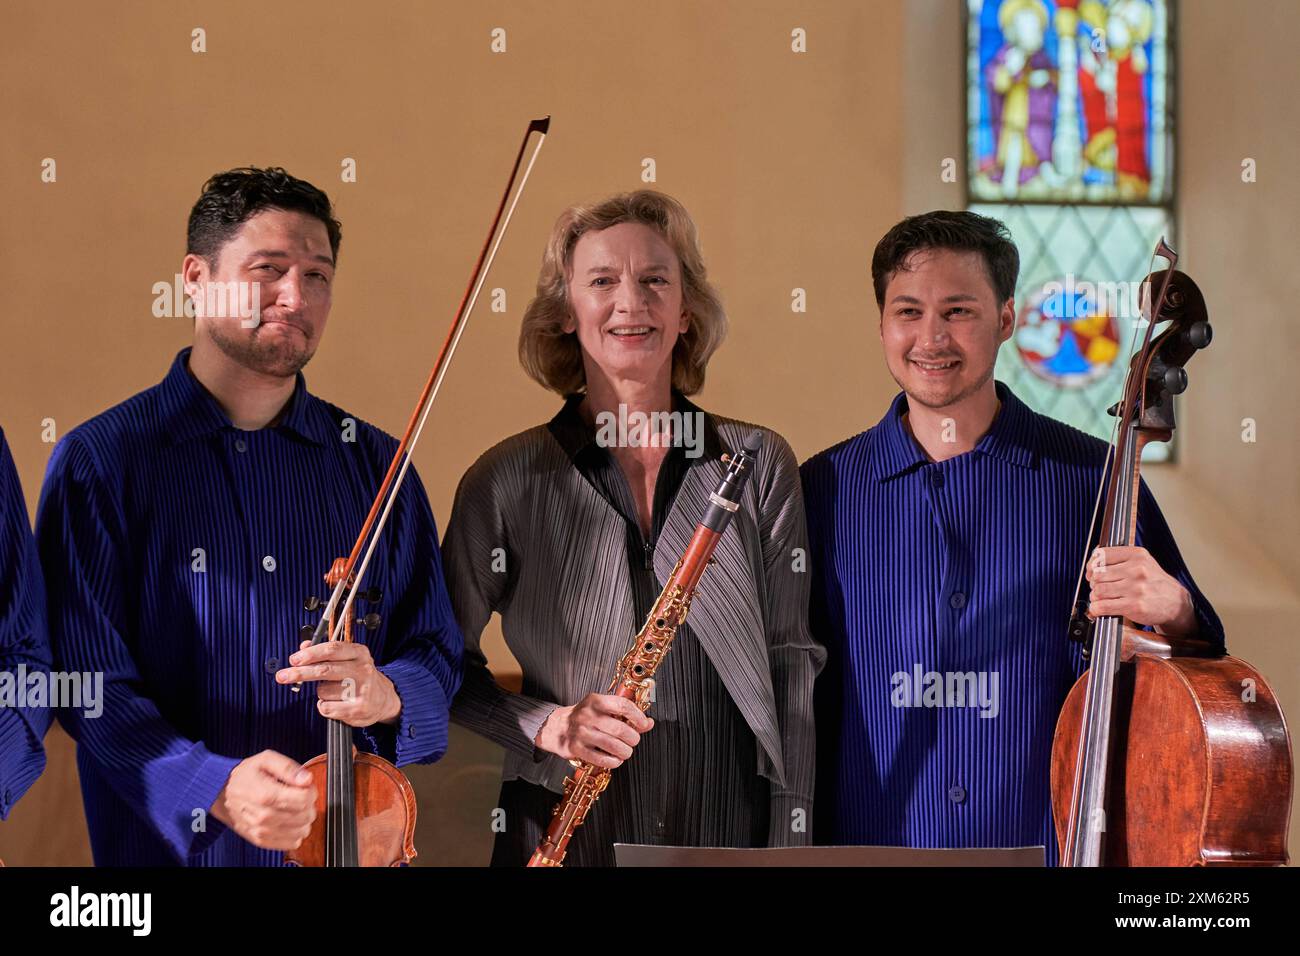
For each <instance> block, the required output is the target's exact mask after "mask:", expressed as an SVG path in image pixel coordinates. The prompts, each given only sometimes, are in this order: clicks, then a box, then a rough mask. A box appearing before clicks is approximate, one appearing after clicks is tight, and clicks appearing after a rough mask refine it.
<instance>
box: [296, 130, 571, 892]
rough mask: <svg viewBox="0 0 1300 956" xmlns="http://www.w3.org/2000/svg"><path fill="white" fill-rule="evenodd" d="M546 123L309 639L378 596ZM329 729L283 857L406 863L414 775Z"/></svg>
mask: <svg viewBox="0 0 1300 956" xmlns="http://www.w3.org/2000/svg"><path fill="white" fill-rule="evenodd" d="M550 125H551V118H550V117H549V116H546V117H543V118H541V119H535V120H533V121H531V122H530V123H529V124H528V129H527V130H526V131H525V132H524V138H523V142H522V143H520V144H519V152H518V154H517V155H516V156H515V163H514V166H513V167H512V168H511V170H510V178H509V180H508V181H507V183H506V189H505V192H504V193H503V194H502V196H501V201H500V203H499V204H498V205H497V211H496V216H495V217H494V218H493V220H492V225H491V227H490V228H489V230H488V236H487V239H486V240H485V241H484V243H483V248H482V250H481V251H480V252H479V256H478V260H477V261H476V262H475V264H474V271H473V273H472V274H471V275H470V280H469V284H468V285H467V286H466V288H465V294H464V295H463V296H462V297H461V300H460V307H459V308H458V309H457V310H456V315H455V317H454V318H453V319H452V322H451V327H450V329H449V330H448V332H447V336H446V338H445V339H444V340H443V343H442V349H441V350H440V351H439V352H438V358H437V360H436V361H435V362H434V365H433V370H432V371H431V372H430V373H429V378H428V380H427V381H426V382H425V384H424V389H423V390H422V391H421V392H420V397H419V399H418V400H417V401H416V404H415V410H414V411H413V412H412V413H411V418H410V420H409V422H408V423H407V426H406V432H405V433H404V434H403V435H402V440H401V441H400V442H398V445H397V450H396V451H395V452H394V453H393V460H392V462H391V463H390V464H389V466H388V471H387V473H386V474H385V475H384V480H383V482H382V483H381V484H380V487H379V492H378V494H376V495H375V500H374V502H373V503H372V504H371V506H370V512H369V514H367V515H366V519H365V521H364V522H363V524H362V527H361V533H360V534H359V535H358V536H357V540H356V542H355V543H354V544H353V546H352V551H351V553H349V555H348V556H347V557H346V558H338V559H336V560H335V561H334V563H333V564H332V565H331V567H330V570H329V572H328V573H327V574H326V575H325V582H326V584H328V585H329V587H330V588H331V592H330V596H329V599H328V601H326V602H325V609H324V612H323V613H322V614H321V619H320V622H319V623H318V624H317V625H316V626H315V627H312V626H311V625H306V626H305V627H304V628H303V630H302V637H303V639H304V640H310V641H311V643H312V644H318V643H320V642H321V641H324V640H331V641H340V640H342V641H351V640H352V637H353V627H354V624H355V613H354V611H353V605H354V602H355V601H356V600H357V599H358V598H360V599H362V600H367V601H378V600H379V596H380V595H379V591H378V590H377V589H370V590H361V589H360V588H361V582H362V580H363V578H364V577H365V573H366V569H367V568H369V567H370V559H371V557H372V556H373V555H374V552H375V547H376V545H378V543H379V537H380V535H381V533H382V532H383V529H384V526H385V524H387V521H388V516H389V514H390V513H391V511H392V509H393V505H394V503H395V502H396V501H397V493H398V491H399V490H400V489H401V486H402V482H403V480H404V479H405V478H406V475H407V472H408V471H409V469H410V467H411V455H412V453H413V452H414V451H415V446H416V444H417V443H418V442H419V440H420V435H421V433H422V432H423V431H424V423H425V421H426V420H427V419H428V417H429V410H430V409H431V408H432V407H433V401H434V399H435V398H436V397H437V395H438V390H439V389H440V388H441V387H442V381H443V378H444V377H445V376H446V374H447V367H448V363H449V362H450V361H451V357H452V355H453V354H454V353H455V351H456V346H457V344H458V343H459V342H460V338H461V335H462V334H463V333H464V331H465V326H466V324H467V322H468V320H469V316H470V313H471V312H472V311H473V309H474V303H475V302H476V301H478V295H479V292H480V291H481V290H482V288H483V282H484V280H485V279H486V278H487V274H488V271H489V270H490V269H491V268H492V262H493V260H494V259H495V258H496V253H497V250H498V249H499V248H500V247H501V240H502V239H503V238H504V236H505V231H506V228H507V227H508V226H509V224H510V220H511V218H512V217H513V216H514V211H515V207H516V206H517V205H518V204H519V199H520V197H521V196H522V195H523V190H524V186H525V185H526V184H527V182H528V176H529V174H530V173H531V172H532V169H533V164H534V163H535V162H536V161H537V154H538V153H539V152H540V151H541V148H542V144H543V143H544V142H545V140H546V134H547V133H548V132H549V130H550ZM533 133H538V134H539V136H538V138H537V143H536V146H535V147H534V148H533V152H532V155H531V157H530V158H529V161H528V166H527V168H525V169H524V173H523V177H522V179H520V178H519V170H520V167H521V165H522V164H523V159H524V154H525V152H526V151H527V148H528V143H529V139H530V137H531V136H532V134H533ZM516 179H518V180H519V188H518V190H516V191H514V194H513V198H511V193H512V190H514V187H515V181H516ZM507 203H508V208H507ZM320 604H321V602H320V600H319V599H318V598H314V597H312V598H308V599H307V602H306V604H305V607H306V609H307V610H308V611H314V610H316V609H317V608H318V607H320ZM362 620H363V623H364V625H365V626H366V627H367V629H369V630H374V629H375V628H377V627H378V626H379V623H380V619H379V615H378V614H376V613H374V612H371V613H369V614H367V615H365V617H364V618H363V619H362ZM292 689H293V691H294V692H295V693H297V692H301V690H302V685H301V684H294V685H293V687H292ZM326 735H327V736H326V750H325V753H324V754H321V755H320V756H317V757H313V758H312V759H311V760H309V761H307V763H306V764H304V765H303V767H304V769H305V770H307V771H308V772H309V773H310V774H311V776H312V782H313V784H314V785H315V787H316V819H315V821H314V822H313V823H312V827H311V832H310V833H309V834H308V836H307V838H306V839H305V840H304V841H303V842H302V844H301V845H300V846H299V847H298V848H297V849H296V850H291V851H288V852H286V853H285V860H286V862H288V863H289V864H291V865H294V866H402V865H404V864H407V863H410V861H411V860H412V859H413V858H414V857H415V855H416V853H415V843H414V839H415V807H416V800H415V791H414V790H413V789H412V787H411V782H410V781H409V780H407V779H406V775H405V774H403V773H402V772H401V771H400V770H398V769H397V768H396V767H395V766H393V765H392V764H391V763H389V762H388V761H387V760H385V759H383V758H382V757H379V756H377V755H375V754H367V753H359V752H357V749H356V748H355V747H354V746H353V744H352V728H351V727H350V726H348V725H347V724H345V723H343V722H342V721H339V720H335V719H333V718H330V719H329V723H328V726H327V731H326Z"/></svg>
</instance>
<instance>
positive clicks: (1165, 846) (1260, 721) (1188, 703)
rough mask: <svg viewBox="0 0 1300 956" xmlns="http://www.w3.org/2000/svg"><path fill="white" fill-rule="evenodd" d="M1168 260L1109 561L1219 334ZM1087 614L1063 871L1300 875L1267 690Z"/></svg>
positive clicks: (1134, 399) (1287, 747)
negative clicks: (1233, 870)
mask: <svg viewBox="0 0 1300 956" xmlns="http://www.w3.org/2000/svg"><path fill="white" fill-rule="evenodd" d="M1156 258H1160V259H1164V260H1166V261H1167V262H1168V266H1167V268H1165V269H1162V270H1160V271H1150V272H1149V274H1148V275H1147V278H1146V280H1145V293H1146V298H1145V300H1144V305H1146V304H1147V303H1150V304H1149V306H1148V307H1147V308H1146V309H1144V311H1145V312H1146V316H1145V317H1146V319H1147V321H1146V332H1145V335H1144V338H1143V342H1142V348H1141V349H1140V350H1138V351H1136V352H1135V354H1134V356H1133V358H1132V360H1131V362H1130V364H1129V369H1128V374H1127V377H1126V378H1125V385H1124V394H1123V398H1122V399H1121V401H1120V402H1119V403H1118V404H1117V405H1115V406H1113V407H1112V408H1111V412H1112V414H1115V415H1116V417H1117V421H1116V428H1115V433H1116V435H1117V437H1116V438H1115V439H1114V440H1113V443H1112V446H1111V450H1110V454H1109V456H1108V459H1109V465H1110V467H1109V471H1108V473H1106V474H1104V476H1103V483H1104V487H1105V489H1106V495H1105V508H1104V511H1103V515H1102V523H1101V533H1100V544H1101V545H1102V546H1103V547H1116V546H1126V545H1132V544H1134V543H1135V538H1136V527H1137V499H1138V489H1139V481H1140V474H1139V466H1140V460H1141V456H1142V449H1143V448H1144V447H1145V445H1146V444H1147V443H1148V442H1151V441H1169V439H1170V438H1171V437H1172V436H1173V431H1174V407H1173V400H1174V396H1175V395H1177V394H1180V393H1182V392H1183V391H1184V390H1185V389H1186V387H1187V373H1186V371H1185V369H1184V368H1183V366H1184V365H1185V364H1186V363H1187V361H1188V360H1189V359H1190V358H1191V357H1192V356H1193V355H1194V354H1195V353H1196V352H1197V351H1199V350H1200V349H1203V348H1205V347H1207V346H1208V345H1209V344H1210V339H1211V335H1212V330H1211V327H1210V323H1209V319H1208V313H1207V311H1206V307H1205V299H1204V297H1203V296H1202V294H1201V292H1200V290H1199V289H1198V288H1197V286H1196V284H1195V283H1194V282H1193V281H1192V280H1191V279H1190V278H1188V276H1187V275H1186V274H1184V273H1182V272H1179V271H1178V270H1177V268H1176V266H1177V263H1178V254H1177V253H1176V252H1174V251H1173V250H1172V249H1170V248H1169V246H1168V245H1166V244H1165V241H1164V240H1163V239H1161V240H1160V242H1159V244H1158V245H1157V247H1156V253H1155V256H1154V257H1153V260H1152V265H1153V267H1154V265H1155V259H1156ZM1156 288H1158V289H1159V291H1158V293H1157V294H1156V295H1155V296H1154V297H1153V298H1152V297H1151V290H1152V289H1156ZM1162 322H1167V323H1168V325H1167V326H1166V327H1165V328H1164V329H1163V331H1161V332H1160V334H1159V335H1154V332H1155V328H1156V326H1157V325H1158V324H1159V323H1162ZM1135 331H1136V330H1135ZM1093 517H1094V523H1095V518H1096V512H1095V511H1094V515H1093ZM1086 560H1087V558H1086V556H1085V563H1086ZM1080 583H1082V574H1081V575H1080ZM1086 607H1087V602H1086V601H1084V602H1082V603H1081V602H1078V601H1077V600H1076V604H1075V610H1074V616H1073V618H1072V619H1071V626H1070V630H1071V637H1073V638H1074V639H1076V640H1081V641H1083V642H1084V644H1085V652H1084V653H1085V657H1086V658H1087V660H1088V661H1089V669H1088V670H1087V671H1086V672H1085V673H1084V674H1083V676H1082V677H1080V678H1079V679H1078V681H1077V682H1076V683H1075V684H1074V686H1073V688H1072V689H1071V690H1070V693H1069V695H1068V696H1067V697H1066V700H1065V704H1064V706H1063V708H1062V710H1061V714H1060V717H1059V719H1058V721H1057V725H1056V734H1055V737H1054V739H1053V742H1052V761H1051V792H1052V815H1053V821H1054V823H1055V827H1056V833H1057V839H1058V841H1059V844H1060V848H1061V865H1062V866H1076V867H1079V866H1231V865H1237V866H1282V865H1285V864H1286V862H1287V846H1286V836H1287V825H1288V822H1289V818H1290V810H1291V791H1292V779H1291V778H1292V761H1291V741H1290V737H1289V734H1288V731H1287V726H1286V720H1285V718H1284V717H1283V714H1282V710H1281V708H1280V707H1279V706H1278V702H1277V698H1276V696H1275V695H1274V694H1273V690H1272V688H1270V687H1269V685H1268V682H1267V681H1266V680H1265V679H1264V678H1263V676H1262V675H1261V674H1260V673H1259V672H1258V671H1256V670H1255V668H1253V667H1251V665H1249V664H1247V663H1246V662H1245V661H1243V660H1240V659H1238V658H1236V657H1231V656H1228V655H1226V654H1224V653H1222V651H1220V650H1219V649H1217V648H1214V647H1211V646H1210V645H1209V644H1208V643H1206V642H1204V641H1199V640H1186V639H1179V638H1172V637H1167V636H1164V635H1160V634H1158V633H1156V632H1154V631H1145V630H1141V629H1139V628H1138V627H1137V626H1135V625H1134V623H1133V622H1132V621H1129V620H1127V619H1124V618H1121V617H1099V618H1097V619H1095V620H1090V619H1088V618H1087V616H1086V614H1085V610H1086Z"/></svg>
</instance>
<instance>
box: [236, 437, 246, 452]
mask: <svg viewBox="0 0 1300 956" xmlns="http://www.w3.org/2000/svg"><path fill="white" fill-rule="evenodd" d="M235 451H248V444H247V442H245V441H244V439H242V438H236V439H235Z"/></svg>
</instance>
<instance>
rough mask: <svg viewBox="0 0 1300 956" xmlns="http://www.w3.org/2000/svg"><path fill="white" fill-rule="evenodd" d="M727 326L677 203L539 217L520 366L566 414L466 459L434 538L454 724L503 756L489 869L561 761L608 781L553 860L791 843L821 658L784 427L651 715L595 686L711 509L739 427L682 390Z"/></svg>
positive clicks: (541, 809)
mask: <svg viewBox="0 0 1300 956" xmlns="http://www.w3.org/2000/svg"><path fill="white" fill-rule="evenodd" d="M726 327H727V320H726V315H725V313H724V311H723V308H722V304H721V301H720V299H719V296H718V294H717V292H716V291H715V290H714V289H713V287H712V286H711V285H710V284H709V281H708V277H707V271H706V269H705V266H704V259H703V256H702V254H701V252H700V245H699V239H698V237H697V235H696V229H695V224H694V222H693V221H692V220H691V217H690V215H689V214H688V213H687V211H686V210H685V208H684V207H683V206H682V205H681V204H680V203H678V202H677V201H676V200H675V199H672V198H671V197H669V196H666V195H664V194H663V193H659V192H653V191H649V190H642V191H639V192H632V193H624V194H622V195H618V196H614V197H611V198H609V199H607V200H605V201H603V202H600V203H597V204H594V205H584V206H575V207H573V208H571V209H569V210H567V211H566V212H565V213H564V214H563V215H561V216H560V218H559V219H558V220H557V222H556V224H555V227H554V229H553V230H552V233H551V237H550V240H549V242H548V243H547V246H546V251H545V253H544V255H543V258H542V269H541V274H540V276H539V277H538V282H537V295H536V297H535V298H534V299H533V301H532V302H531V303H530V304H529V306H528V308H527V310H526V312H525V314H524V319H523V324H522V328H521V330H520V336H519V359H520V363H521V364H522V365H523V367H524V370H525V371H527V372H528V374H529V375H531V376H532V377H533V378H534V379H536V380H537V381H538V382H539V383H540V384H542V385H543V386H544V387H546V388H548V389H550V390H552V391H554V392H557V393H558V394H560V395H562V396H564V397H565V402H564V405H563V407H561V409H560V410H559V412H558V413H557V414H556V415H555V417H554V418H552V419H551V420H550V422H548V423H547V424H544V425H538V426H536V427H534V428H531V429H529V430H527V431H524V432H521V433H520V434H518V435H515V436H513V437H511V438H507V439H506V440H505V441H503V442H501V443H500V444H498V445H496V446H495V447H493V448H491V449H489V450H488V451H487V452H486V453H485V454H484V455H483V456H482V457H481V458H480V459H479V460H478V461H477V462H475V464H474V465H473V466H472V467H471V468H470V469H469V471H468V472H467V473H466V474H465V477H464V478H463V479H462V480H461V483H460V487H459V489H458V490H457V492H456V501H455V505H454V506H453V510H452V515H451V520H450V521H449V523H448V526H447V535H446V540H445V541H444V543H443V554H444V559H445V563H446V570H447V576H448V581H449V587H450V590H451V596H452V604H453V606H454V608H455V610H456V616H457V618H458V620H459V622H460V625H461V628H462V630H463V631H464V633H465V643H466V676H465V683H464V685H463V688H462V690H461V692H460V694H459V695H458V696H457V698H456V700H455V703H454V705H453V708H452V719H453V720H455V721H456V722H458V723H460V724H462V725H464V726H466V727H469V728H470V729H472V730H474V731H476V732H478V733H480V734H482V735H483V736H485V737H488V738H489V739H491V740H494V741H496V742H497V743H499V744H501V745H502V746H503V747H505V748H506V751H507V753H506V762H505V769H504V780H503V783H502V789H501V798H500V802H499V804H498V806H499V807H500V808H501V809H502V810H504V811H505V815H504V830H502V831H500V832H498V834H497V838H496V845H495V848H494V852H493V863H494V864H502V865H519V864H522V863H524V862H525V861H527V859H528V858H529V856H530V855H531V854H532V852H533V850H534V849H535V848H536V846H537V843H538V841H539V840H540V838H541V836H542V833H543V831H544V829H545V827H546V824H547V823H548V821H549V819H550V816H551V812H552V810H553V809H554V807H555V804H556V802H557V801H558V800H559V799H560V794H561V791H562V786H563V780H564V778H565V776H566V775H567V774H568V772H569V770H570V766H569V763H568V761H569V760H586V761H590V762H591V763H593V764H595V765H597V766H600V767H619V769H618V771H617V772H616V773H614V774H613V776H612V779H611V782H610V786H609V789H608V790H607V791H606V792H605V794H604V795H603V796H602V797H601V800H600V802H599V803H598V804H597V805H596V807H595V808H594V809H593V811H592V813H591V815H590V816H589V817H588V818H587V822H586V823H585V824H584V825H583V826H582V827H581V828H580V829H579V830H578V831H577V833H576V834H575V836H574V838H573V841H572V842H571V843H570V844H569V853H568V858H567V860H566V863H568V864H570V865H584V864H586V865H609V864H612V863H613V862H614V851H613V847H614V844H615V843H649V844H664V845H678V846H718V847H750V846H786V845H793V844H800V843H806V842H808V836H809V832H810V831H809V829H808V827H809V822H810V817H811V813H812V779H813V726H812V685H813V679H814V677H815V676H816V674H817V671H818V670H819V669H820V668H821V664H822V661H823V659H824V653H823V651H822V649H821V648H820V647H819V646H818V645H817V644H815V643H814V642H813V640H812V637H811V636H810V634H809V630H808V624H807V607H808V584H807V581H806V578H807V575H806V574H805V573H802V568H801V566H800V565H799V563H798V562H797V561H794V560H793V559H792V554H793V553H794V552H795V551H796V549H801V548H805V547H806V530H805V527H804V513H803V500H802V497H801V492H800V487H799V481H798V467H797V463H796V460H795V457H794V454H793V452H792V451H791V450H790V446H789V445H788V444H787V443H786V442H785V440H784V439H783V438H781V437H780V436H779V435H777V434H775V433H774V432H770V431H766V430H765V431H766V439H767V440H766V442H765V443H764V445H763V449H762V451H761V452H760V454H759V458H758V461H757V464H756V466H755V471H754V475H753V478H752V480H751V481H750V483H749V484H748V486H747V487H746V489H745V492H744V495H743V497H742V499H741V510H740V511H739V512H738V513H737V514H736V517H735V519H734V520H733V522H732V525H731V527H730V528H729V529H728V531H727V533H726V534H725V535H724V537H723V539H722V541H721V542H720V543H719V546H718V549H717V552H716V553H715V563H714V564H713V565H712V566H711V567H710V569H709V571H708V573H707V574H706V575H705V577H704V580H703V582H702V583H701V585H700V588H699V591H698V592H697V594H696V596H695V600H694V602H693V604H692V606H691V615H690V618H689V620H688V621H687V622H686V624H684V625H683V626H682V627H681V629H680V630H679V631H678V635H677V639H676V641H675V642H674V644H673V649H672V652H671V653H670V654H668V655H667V656H666V657H665V658H664V663H663V664H662V665H661V667H660V668H659V671H658V674H657V680H656V686H655V689H656V699H655V701H654V703H653V705H652V707H651V708H650V716H647V715H645V714H642V712H641V711H640V709H638V708H637V707H636V706H635V705H634V704H632V703H630V702H629V701H626V700H623V699H622V698H619V697H616V696H613V695H609V694H606V693H604V691H605V690H606V689H607V688H608V686H609V681H610V678H611V677H612V676H613V674H614V668H615V665H616V664H617V661H618V659H619V658H620V657H621V656H622V654H623V653H624V651H626V650H627V646H628V643H629V641H630V640H631V638H632V636H633V635H634V634H635V633H636V631H637V629H638V627H639V626H640V625H641V622H642V621H643V620H644V618H645V616H646V614H647V613H648V611H649V609H650V607H651V606H652V605H653V603H654V601H655V598H657V597H658V595H659V591H660V590H661V588H662V582H663V581H665V580H667V578H668V576H669V575H670V574H671V572H672V569H673V566H674V565H675V564H676V562H677V559H678V557H679V556H680V555H681V554H682V552H683V550H684V549H685V547H686V544H687V542H688V541H689V539H690V537H691V534H692V532H693V531H694V528H695V524H696V522H697V521H698V520H699V519H700V517H701V516H702V515H703V514H704V512H705V510H706V508H707V506H708V496H709V493H710V492H711V491H712V490H713V488H714V486H715V485H716V484H717V481H718V478H719V477H720V476H721V473H722V472H721V467H722V466H721V465H720V463H719V458H720V457H721V456H722V454H723V453H724V452H726V451H728V450H730V449H735V448H739V447H740V446H741V445H742V444H743V442H744V439H745V437H746V436H747V435H748V434H749V432H750V431H752V430H753V428H754V426H753V425H749V424H746V423H743V422H739V421H734V420H732V419H728V418H722V417H719V416H715V415H711V414H707V413H705V412H704V411H702V410H701V409H699V408H698V407H696V406H695V405H694V404H693V403H692V402H690V401H689V400H688V399H687V398H686V396H687V395H692V394H695V393H697V392H698V391H699V390H700V389H701V388H702V387H703V385H704V376H705V370H706V368H707V366H708V362H709V359H710V358H711V357H712V355H713V353H714V352H715V351H716V350H717V348H718V346H719V345H721V343H722V340H723V338H724V337H725V335H726ZM629 425H630V426H631V427H629ZM616 426H617V427H616ZM796 568H798V570H796ZM494 611H495V612H498V613H500V615H501V624H502V631H503V633H504V635H505V639H506V643H507V645H508V646H509V647H510V649H511V651H512V653H513V654H514V656H515V658H516V659H517V660H518V661H519V664H520V667H521V669H522V671H523V686H522V690H521V692H520V693H512V692H510V691H507V690H505V689H503V688H502V687H501V686H500V685H499V684H497V682H496V681H495V680H494V679H493V677H492V674H491V672H490V671H489V670H488V667H487V662H486V659H485V658H484V656H483V654H482V652H481V650H480V647H479V639H480V635H481V633H482V631H483V628H484V626H485V625H486V623H487V621H488V619H489V618H490V617H491V615H492V613H493V612H494ZM651 718H653V719H651ZM652 727H653V728H654V729H653V730H651V728H652ZM634 754H635V756H634ZM624 761H626V762H627V763H626V766H620V765H621V764H623V763H624Z"/></svg>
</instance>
